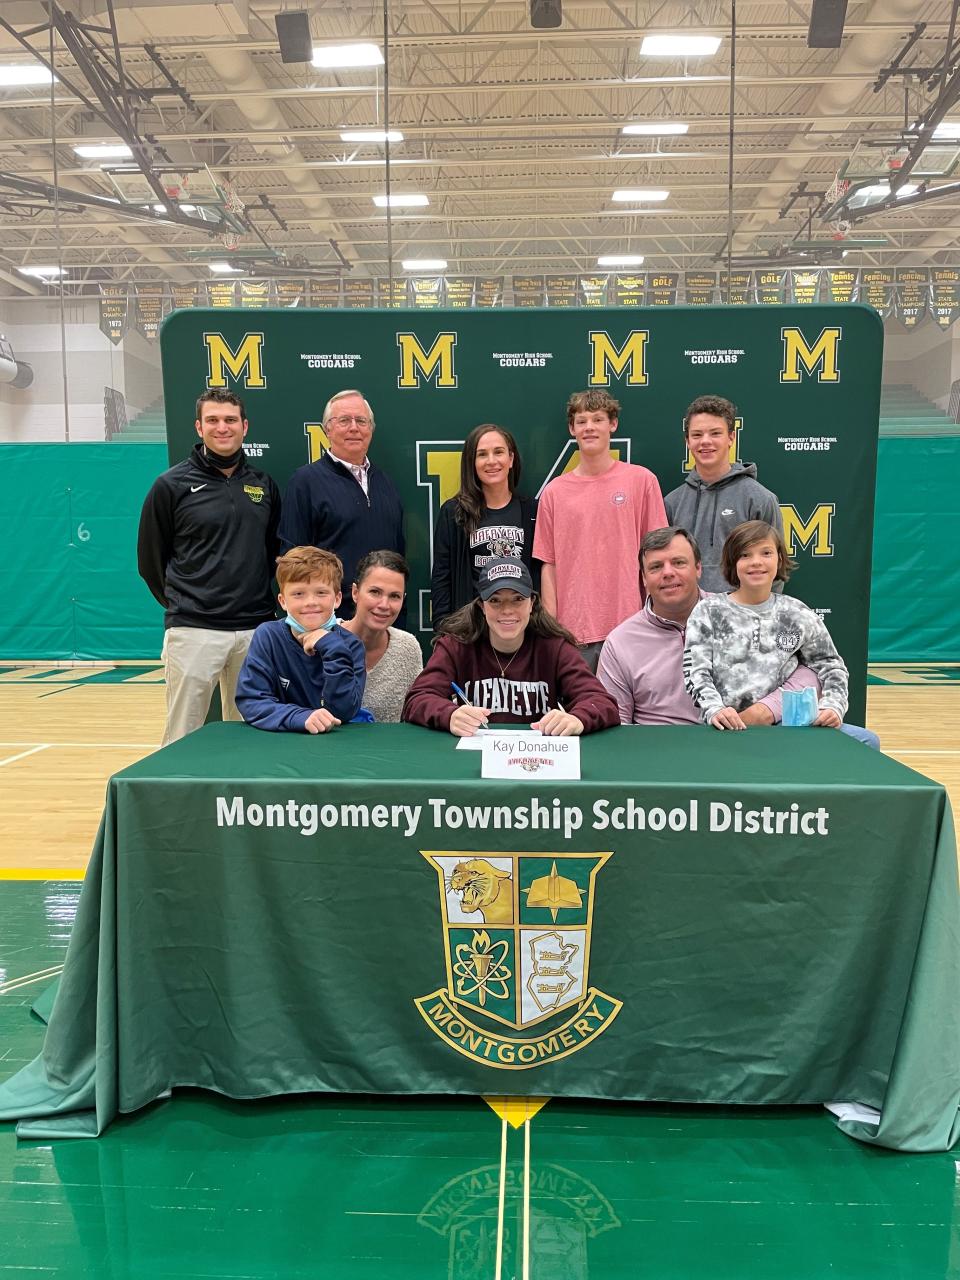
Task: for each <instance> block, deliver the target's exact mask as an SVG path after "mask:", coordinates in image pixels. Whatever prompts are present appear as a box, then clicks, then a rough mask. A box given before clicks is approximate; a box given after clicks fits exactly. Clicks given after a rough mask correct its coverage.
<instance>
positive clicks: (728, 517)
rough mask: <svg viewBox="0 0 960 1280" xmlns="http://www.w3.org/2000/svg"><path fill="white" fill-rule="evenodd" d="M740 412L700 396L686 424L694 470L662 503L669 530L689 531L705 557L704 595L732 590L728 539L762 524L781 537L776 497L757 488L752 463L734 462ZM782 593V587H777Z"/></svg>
mask: <svg viewBox="0 0 960 1280" xmlns="http://www.w3.org/2000/svg"><path fill="white" fill-rule="evenodd" d="M736 416H737V410H736V406H735V405H733V404H731V403H730V401H729V400H724V398H723V397H722V396H698V397H697V398H696V400H694V402H693V404H691V405H690V407H689V409H687V412H686V414H685V415H684V419H683V435H684V439H685V440H686V442H687V446H688V448H689V449H690V452H691V454H692V455H693V463H694V469H693V470H692V471H691V472H690V473H689V474H688V476H687V478H686V480H685V481H684V482H683V484H682V485H680V486H679V487H678V488H676V489H674V490H673V491H672V492H671V493H668V494H667V496H666V497H665V498H664V506H665V507H666V509H667V519H668V520H669V522H670V524H671V525H679V526H680V527H681V528H683V529H689V530H690V532H691V533H692V534H693V535H694V537H695V538H696V539H697V542H698V543H699V544H700V551H701V554H702V555H703V577H702V578H701V580H700V585H701V587H702V588H703V590H704V591H723V592H727V591H729V590H730V584H729V582H727V580H726V579H725V578H724V576H723V574H722V572H721V571H720V553H721V551H722V550H723V544H724V542H725V540H726V537H727V534H729V533H731V532H732V531H733V530H734V529H735V528H736V527H737V525H738V524H743V523H744V521H746V520H763V521H765V522H766V523H767V524H769V525H772V526H773V527H774V528H775V529H778V530H779V531H780V533H781V534H782V533H783V518H782V516H781V514H780V504H779V502H778V500H777V495H776V494H775V493H771V492H770V490H769V489H765V488H764V487H763V485H762V484H759V483H758V482H757V468H756V466H755V465H754V464H753V463H752V462H747V463H743V462H731V461H730V451H731V448H732V446H733V443H734V439H735V435H736V428H735V426H734V423H735V421H736ZM778 587H779V589H780V590H782V589H783V588H782V584H778Z"/></svg>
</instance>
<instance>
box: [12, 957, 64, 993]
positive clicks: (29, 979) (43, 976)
mask: <svg viewBox="0 0 960 1280" xmlns="http://www.w3.org/2000/svg"><path fill="white" fill-rule="evenodd" d="M61 973H63V965H62V964H57V965H54V966H53V968H52V969H44V970H42V971H41V972H39V973H27V974H24V976H23V977H22V978H13V979H12V980H11V981H10V982H4V983H0V996H5V995H9V994H10V992H11V991H19V990H20V989H21V988H22V987H31V986H33V984H34V983H35V982H45V981H47V980H49V979H50V978H58V977H59V976H60V974H61Z"/></svg>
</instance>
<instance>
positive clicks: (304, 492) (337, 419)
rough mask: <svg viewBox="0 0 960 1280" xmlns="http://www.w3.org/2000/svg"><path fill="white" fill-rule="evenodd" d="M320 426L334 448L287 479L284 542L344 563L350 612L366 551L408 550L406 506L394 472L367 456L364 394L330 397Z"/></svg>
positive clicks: (369, 429) (344, 608)
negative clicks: (317, 550)
mask: <svg viewBox="0 0 960 1280" xmlns="http://www.w3.org/2000/svg"><path fill="white" fill-rule="evenodd" d="M323 428H324V431H325V432H326V434H327V439H328V440H329V442H330V443H329V447H328V449H327V450H326V452H325V453H324V454H323V456H322V457H321V458H319V459H318V460H317V461H316V462H310V463H308V464H307V465H306V466H305V467H300V468H299V470H297V471H295V472H294V473H293V475H292V476H291V477H290V480H289V482H288V484H287V492H286V495H285V497H284V500H283V514H282V517H281V521H280V542H281V545H282V548H283V550H284V551H288V550H289V549H290V548H291V547H303V546H313V547H322V548H323V549H324V550H326V551H333V552H335V553H336V555H338V556H339V557H340V559H341V560H342V561H343V581H344V583H345V589H344V593H343V603H342V605H341V607H340V616H341V617H342V618H349V617H352V616H353V609H354V606H353V601H352V599H351V594H350V589H349V585H350V583H351V582H352V581H353V578H354V571H355V569H356V567H357V564H358V563H359V561H360V560H361V559H362V558H363V557H364V556H365V555H366V554H367V553H368V552H369V551H397V552H399V553H400V554H401V555H403V552H404V549H405V547H404V537H403V506H402V504H401V502H400V495H399V494H398V493H397V491H396V489H395V488H394V485H393V482H392V481H391V479H390V477H389V476H388V475H387V474H386V473H385V472H383V471H381V470H380V468H379V467H376V466H374V465H373V463H372V462H371V461H370V459H369V458H368V457H367V449H368V448H369V447H370V441H371V439H372V437H373V429H374V419H373V410H372V409H371V407H370V404H369V403H368V401H367V400H365V399H364V397H363V394H362V393H361V392H359V391H355V390H347V391H338V392H337V394H336V395H334V396H331V397H330V399H329V400H328V401H327V405H326V408H325V409H324V411H323Z"/></svg>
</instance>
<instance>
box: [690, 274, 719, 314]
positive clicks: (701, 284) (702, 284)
mask: <svg viewBox="0 0 960 1280" xmlns="http://www.w3.org/2000/svg"><path fill="white" fill-rule="evenodd" d="M716 294H717V273H716V272H715V271H685V272H684V273H683V296H684V298H685V300H686V303H687V306H688V307H710V306H712V305H713V304H714V303H715V302H716V300H717V297H716Z"/></svg>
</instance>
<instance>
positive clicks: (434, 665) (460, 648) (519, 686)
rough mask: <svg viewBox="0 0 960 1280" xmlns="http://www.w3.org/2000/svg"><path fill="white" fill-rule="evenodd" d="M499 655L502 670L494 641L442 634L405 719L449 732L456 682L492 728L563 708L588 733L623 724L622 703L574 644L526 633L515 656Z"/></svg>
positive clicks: (409, 695)
mask: <svg viewBox="0 0 960 1280" xmlns="http://www.w3.org/2000/svg"><path fill="white" fill-rule="evenodd" d="M499 656H500V663H499V665H498V663H497V659H496V658H495V657H494V653H493V650H492V649H491V647H490V642H489V640H478V641H477V642H476V643H475V644H464V643H463V641H461V640H455V639H454V638H453V637H452V636H441V637H440V639H439V640H438V642H437V645H436V648H435V649H434V651H433V653H432V655H431V657H430V660H429V662H428V663H427V665H426V666H425V667H424V668H423V670H422V671H421V672H420V674H419V675H418V676H417V678H416V680H414V682H413V684H412V685H411V686H410V689H409V691H408V693H407V697H406V701H405V702H404V704H403V716H402V719H404V720H407V721H409V722H410V724H422V725H426V727H427V728H428V729H443V730H445V731H449V729H450V717H451V716H452V715H453V712H454V710H455V709H456V706H457V704H458V702H459V701H460V700H459V698H457V696H456V695H455V694H454V692H453V689H452V687H451V686H452V684H454V683H456V684H458V685H459V686H460V688H461V689H462V690H463V691H464V693H465V694H466V695H467V697H468V698H469V700H470V702H471V704H472V705H473V706H475V707H483V708H484V709H485V710H486V711H488V712H489V713H490V715H489V718H490V723H491V724H527V725H529V724H532V723H533V722H534V721H536V720H539V719H540V717H541V716H542V715H544V714H545V712H547V711H549V710H550V708H551V707H556V706H557V705H558V704H559V703H562V704H563V709H564V711H569V712H570V714H571V715H574V716H576V717H577V719H578V720H580V721H582V722H583V731H584V733H593V732H594V731H595V730H597V729H609V728H611V727H612V726H613V725H618V724H619V723H620V715H619V712H618V710H617V704H616V702H615V701H614V699H613V698H612V697H611V696H610V694H609V693H607V691H606V689H604V687H603V685H602V684H601V683H600V681H599V680H598V679H597V678H596V676H595V675H592V674H591V672H590V669H589V667H588V666H587V664H586V663H585V662H584V660H583V658H581V656H580V654H579V653H578V652H577V650H576V649H575V648H574V646H573V645H572V644H571V643H570V642H569V641H568V640H564V639H562V638H561V637H559V636H557V637H553V636H551V637H545V636H538V635H535V634H534V633H533V632H531V631H527V632H526V634H525V635H524V637H523V644H522V645H521V647H520V648H519V649H518V650H517V652H516V654H515V655H514V656H513V657H512V658H508V655H507V654H500V655H499ZM508 662H509V665H508ZM501 666H502V667H504V668H505V673H504V674H503V675H501V674H500V667H501Z"/></svg>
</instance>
